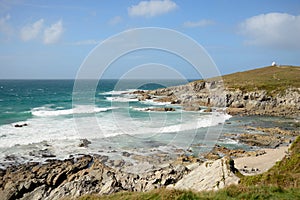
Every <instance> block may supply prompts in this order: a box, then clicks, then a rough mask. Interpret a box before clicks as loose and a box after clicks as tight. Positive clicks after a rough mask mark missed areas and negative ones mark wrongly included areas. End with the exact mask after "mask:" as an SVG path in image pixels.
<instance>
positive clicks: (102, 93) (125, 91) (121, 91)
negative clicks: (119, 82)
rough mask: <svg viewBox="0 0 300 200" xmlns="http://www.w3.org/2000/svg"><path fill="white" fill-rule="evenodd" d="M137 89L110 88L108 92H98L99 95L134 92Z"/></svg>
mask: <svg viewBox="0 0 300 200" xmlns="http://www.w3.org/2000/svg"><path fill="white" fill-rule="evenodd" d="M135 91H137V89H128V90H112V91H109V92H100V93H99V94H100V95H122V94H128V93H131V92H135Z"/></svg>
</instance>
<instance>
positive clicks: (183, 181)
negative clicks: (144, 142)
mask: <svg viewBox="0 0 300 200" xmlns="http://www.w3.org/2000/svg"><path fill="white" fill-rule="evenodd" d="M249 129H255V130H256V131H261V132H263V133H264V134H257V135H253V134H251V133H248V134H246V133H244V134H239V135H234V134H232V135H226V136H225V137H228V138H232V139H234V140H236V141H240V142H242V143H244V144H247V145H249V146H253V147H255V149H257V147H258V146H260V147H263V148H272V149H276V148H277V147H284V146H285V147H286V146H288V145H290V143H291V142H292V141H293V139H294V138H295V136H296V135H300V133H299V131H288V130H282V129H279V128H261V127H258V128H254V127H249ZM258 135H260V136H261V137H259V136H258ZM266 137H269V138H267V140H266ZM83 141H85V140H83ZM266 141H267V142H266ZM275 144H276V145H275ZM255 149H254V150H252V151H246V150H244V149H229V148H226V147H224V146H220V145H216V146H215V147H214V148H213V150H212V151H211V152H209V153H205V154H203V155H202V156H200V157H199V158H197V157H193V156H188V155H186V154H181V155H180V156H178V157H177V158H175V159H173V160H169V161H168V162H166V163H165V164H161V165H159V164H157V165H156V166H154V165H153V166H152V168H149V166H148V168H147V165H149V162H151V159H152V160H153V159H155V158H154V157H147V156H144V157H143V158H140V163H139V165H136V166H129V165H128V163H126V161H125V160H115V161H111V160H108V157H107V156H103V155H81V156H77V157H72V158H69V159H65V160H57V159H48V160H47V161H46V163H39V162H28V163H25V164H20V165H16V166H14V165H13V166H10V167H7V168H6V169H1V170H0V177H1V179H0V196H1V199H3V200H12V199H28V200H29V199H61V198H63V197H68V196H69V197H72V198H74V197H79V196H82V195H85V194H92V193H95V194H100V195H106V194H111V193H115V192H120V191H149V190H153V189H156V188H161V187H167V188H174V189H188V188H189V189H191V188H192V189H194V190H197V191H201V190H216V189H220V188H223V187H225V186H227V185H230V184H238V182H239V178H238V176H237V175H236V173H237V172H238V171H240V172H242V173H244V174H245V173H246V174H247V173H248V174H253V172H255V173H259V172H260V170H259V169H258V168H251V169H248V168H241V169H238V170H237V169H236V168H235V165H234V162H232V158H247V157H248V158H250V159H253V158H257V157H260V156H264V155H265V154H266V150H264V149H257V150H255ZM125 154H126V152H124V156H128V157H135V156H137V155H134V154H129V153H127V154H126V155H125ZM266 156H267V155H266ZM128 167H132V168H134V170H128ZM138 168H141V170H138ZM146 168H147V170H145V169H146ZM126 169H127V170H126ZM253 170H254V171H253ZM195 177H196V178H195ZM197 177H198V178H197ZM199 177H201V180H202V181H200V182H199V180H198V179H199Z"/></svg>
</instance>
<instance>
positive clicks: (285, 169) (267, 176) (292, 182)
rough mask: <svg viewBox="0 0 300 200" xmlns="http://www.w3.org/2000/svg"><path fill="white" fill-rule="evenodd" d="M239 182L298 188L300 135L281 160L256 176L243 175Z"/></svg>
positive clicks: (299, 179) (299, 186) (299, 181)
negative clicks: (288, 152)
mask: <svg viewBox="0 0 300 200" xmlns="http://www.w3.org/2000/svg"><path fill="white" fill-rule="evenodd" d="M241 184H243V185H245V186H251V185H269V186H276V187H281V188H292V187H294V188H300V137H298V138H297V139H296V140H295V142H294V143H293V145H292V147H291V152H290V154H289V155H288V156H286V157H285V158H284V159H283V160H282V161H280V162H277V163H276V165H275V166H274V167H272V168H271V169H270V170H269V171H268V172H266V173H263V174H260V175H257V176H244V177H243V178H242V179H241Z"/></svg>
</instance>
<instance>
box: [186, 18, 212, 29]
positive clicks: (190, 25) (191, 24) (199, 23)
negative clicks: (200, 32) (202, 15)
mask: <svg viewBox="0 0 300 200" xmlns="http://www.w3.org/2000/svg"><path fill="white" fill-rule="evenodd" d="M214 23H215V22H214V21H212V20H208V19H202V20H200V21H196V22H191V21H187V22H184V23H183V26H184V27H188V28H194V27H204V26H209V25H213V24H214Z"/></svg>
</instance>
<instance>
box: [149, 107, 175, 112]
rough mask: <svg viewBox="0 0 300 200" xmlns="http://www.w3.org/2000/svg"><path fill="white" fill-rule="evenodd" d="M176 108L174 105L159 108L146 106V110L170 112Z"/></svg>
mask: <svg viewBox="0 0 300 200" xmlns="http://www.w3.org/2000/svg"><path fill="white" fill-rule="evenodd" d="M175 110H176V109H175V108H172V107H163V108H161V107H159V108H146V109H145V111H158V112H169V111H175Z"/></svg>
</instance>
